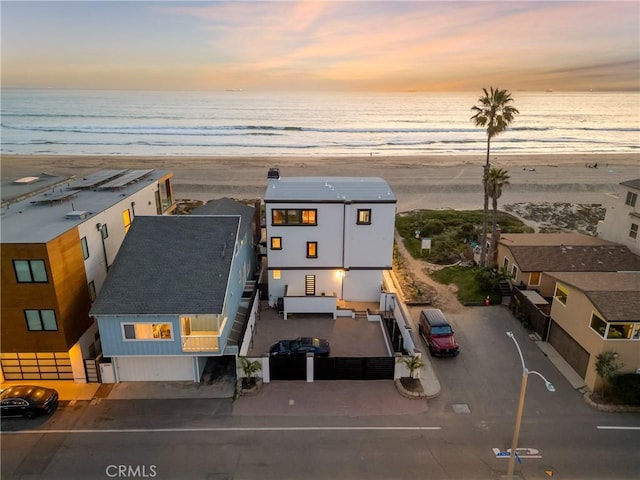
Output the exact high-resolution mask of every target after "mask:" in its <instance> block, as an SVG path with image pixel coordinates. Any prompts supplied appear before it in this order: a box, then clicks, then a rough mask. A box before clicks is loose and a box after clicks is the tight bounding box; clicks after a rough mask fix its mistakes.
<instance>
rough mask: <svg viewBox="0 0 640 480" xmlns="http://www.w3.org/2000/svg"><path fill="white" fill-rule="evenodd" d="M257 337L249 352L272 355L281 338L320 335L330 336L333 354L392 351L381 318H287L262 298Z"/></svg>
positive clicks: (367, 354) (381, 354) (378, 354)
mask: <svg viewBox="0 0 640 480" xmlns="http://www.w3.org/2000/svg"><path fill="white" fill-rule="evenodd" d="M261 308H262V310H261V311H260V318H259V319H258V320H257V321H256V328H255V332H254V334H253V340H252V342H251V346H250V348H249V352H248V354H247V356H249V357H260V356H268V355H269V348H270V347H271V345H273V344H274V343H276V342H277V341H278V340H285V339H291V338H297V337H318V338H324V339H327V340H329V343H330V344H331V356H332V357H386V356H388V355H389V352H388V350H387V346H386V343H385V340H384V334H383V330H382V329H383V328H384V326H383V325H382V323H381V322H373V321H368V320H367V319H366V318H360V317H357V318H350V317H338V318H337V319H335V320H334V319H333V318H331V316H330V315H324V314H322V315H302V314H296V315H289V319H288V320H285V319H284V318H283V316H282V315H279V314H278V312H277V311H276V310H274V309H273V308H269V307H268V306H267V303H266V302H262V306H261Z"/></svg>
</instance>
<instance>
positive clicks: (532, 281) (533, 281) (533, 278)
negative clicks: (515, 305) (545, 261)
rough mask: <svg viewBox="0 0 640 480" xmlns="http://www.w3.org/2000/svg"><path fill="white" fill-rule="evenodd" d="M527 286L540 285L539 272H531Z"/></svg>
mask: <svg viewBox="0 0 640 480" xmlns="http://www.w3.org/2000/svg"><path fill="white" fill-rule="evenodd" d="M529 285H540V272H531V273H530V274H529Z"/></svg>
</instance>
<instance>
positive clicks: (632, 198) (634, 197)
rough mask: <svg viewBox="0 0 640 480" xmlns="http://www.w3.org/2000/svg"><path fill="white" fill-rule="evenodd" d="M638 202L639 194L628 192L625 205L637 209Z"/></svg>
mask: <svg viewBox="0 0 640 480" xmlns="http://www.w3.org/2000/svg"><path fill="white" fill-rule="evenodd" d="M637 201H638V194H637V193H633V192H627V198H626V200H625V201H624V204H625V205H629V206H630V207H635V206H636V202H637Z"/></svg>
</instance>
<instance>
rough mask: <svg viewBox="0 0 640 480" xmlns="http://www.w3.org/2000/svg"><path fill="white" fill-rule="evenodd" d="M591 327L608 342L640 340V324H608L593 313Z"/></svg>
mask: <svg viewBox="0 0 640 480" xmlns="http://www.w3.org/2000/svg"><path fill="white" fill-rule="evenodd" d="M590 326H591V328H592V329H593V330H595V331H596V332H598V335H600V336H601V337H603V338H606V339H607V340H616V339H619V340H640V323H624V322H607V321H605V320H603V319H602V318H601V317H600V316H599V315H598V314H596V313H592V314H591V323H590Z"/></svg>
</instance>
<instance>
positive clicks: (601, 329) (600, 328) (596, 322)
mask: <svg viewBox="0 0 640 480" xmlns="http://www.w3.org/2000/svg"><path fill="white" fill-rule="evenodd" d="M590 326H591V328H592V329H593V330H595V331H596V332H598V335H600V336H601V337H603V338H604V336H605V335H606V334H607V322H605V321H604V320H603V319H602V318H600V316H598V315H596V314H595V313H592V314H591V324H590Z"/></svg>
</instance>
